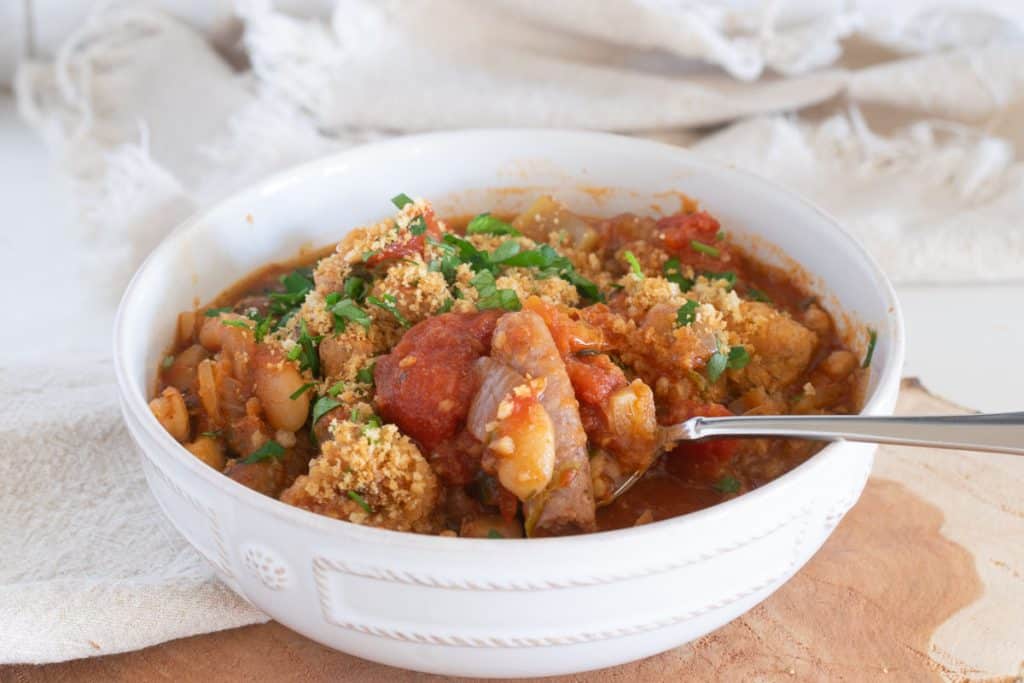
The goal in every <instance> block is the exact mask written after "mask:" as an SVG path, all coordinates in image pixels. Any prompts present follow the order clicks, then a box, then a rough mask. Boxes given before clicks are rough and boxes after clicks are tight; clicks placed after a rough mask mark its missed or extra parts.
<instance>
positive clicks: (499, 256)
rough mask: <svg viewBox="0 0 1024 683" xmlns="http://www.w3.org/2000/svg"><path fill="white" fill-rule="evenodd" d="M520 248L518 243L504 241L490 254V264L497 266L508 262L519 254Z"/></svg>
mask: <svg viewBox="0 0 1024 683" xmlns="http://www.w3.org/2000/svg"><path fill="white" fill-rule="evenodd" d="M520 249H521V247H520V246H519V242H513V241H512V240H505V241H504V242H502V243H501V244H499V245H498V246H497V247H496V248H495V249H494V251H493V252H492V253H491V263H493V264H495V265H497V264H500V263H504V262H505V261H508V260H509V259H510V258H512V257H513V256H515V255H516V254H518V253H519V251H520Z"/></svg>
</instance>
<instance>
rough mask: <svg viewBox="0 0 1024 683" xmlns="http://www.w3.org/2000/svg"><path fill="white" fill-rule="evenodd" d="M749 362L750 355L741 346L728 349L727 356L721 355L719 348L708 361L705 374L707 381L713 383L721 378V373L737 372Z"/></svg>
mask: <svg viewBox="0 0 1024 683" xmlns="http://www.w3.org/2000/svg"><path fill="white" fill-rule="evenodd" d="M749 362H750V354H749V353H747V350H746V349H745V348H744V347H742V346H734V347H732V348H731V349H729V353H728V354H724V353H722V349H721V348H719V349H718V350H716V351H715V352H714V353H713V354H711V357H710V358H709V359H708V364H707V374H708V381H711V382H715V381H718V378H719V377H721V376H722V373H723V372H725V371H726V369H729V370H739V369H740V368H744V367H746V366H747V363H749Z"/></svg>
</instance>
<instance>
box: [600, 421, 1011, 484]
mask: <svg viewBox="0 0 1024 683" xmlns="http://www.w3.org/2000/svg"><path fill="white" fill-rule="evenodd" d="M712 436H730V437H741V436H775V437H789V438H796V439H814V440H820V441H867V442H871V443H892V444H900V445H903V446H932V447H935V448H958V449H964V450H969V451H990V452H995V453H1013V454H1015V455H1024V413H998V414H990V415H936V416H922V417H869V416H863V415H749V416H742V415H741V416H737V417H692V418H690V419H689V420H687V421H686V422H681V423H679V424H677V425H672V426H671V427H664V428H663V429H662V430H661V439H662V450H668V449H669V448H671V447H672V446H674V445H675V444H677V443H679V442H681V441H696V440H699V439H705V438H708V437H712ZM646 471H647V469H646V468H644V469H643V470H640V471H638V472H635V473H633V474H632V475H630V476H629V477H628V478H627V479H626V480H625V481H623V482H622V484H620V485H619V487H618V488H617V489H616V490H615V492H614V493H612V494H611V496H610V497H608V498H607V499H606V501H607V502H608V503H610V502H611V501H613V500H615V499H616V498H618V497H619V496H621V495H622V494H624V493H625V492H626V491H628V490H629V489H630V488H632V486H633V484H635V483H636V482H637V481H639V479H640V478H641V477H642V476H643V475H644V473H645V472H646ZM605 504H606V503H605Z"/></svg>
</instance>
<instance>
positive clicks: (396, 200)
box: [391, 192, 413, 209]
mask: <svg viewBox="0 0 1024 683" xmlns="http://www.w3.org/2000/svg"><path fill="white" fill-rule="evenodd" d="M391 203H392V204H394V205H395V208H396V209H404V208H405V206H406V204H412V203H413V202H412V197H410V196H409V195H407V194H406V193H404V192H400V193H398V194H396V195H395V196H394V197H392V198H391Z"/></svg>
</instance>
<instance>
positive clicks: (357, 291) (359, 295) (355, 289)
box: [342, 275, 366, 303]
mask: <svg viewBox="0 0 1024 683" xmlns="http://www.w3.org/2000/svg"><path fill="white" fill-rule="evenodd" d="M342 290H343V291H344V293H345V298H348V299H352V300H353V301H358V302H360V303H362V301H363V299H365V298H366V280H364V279H363V278H361V277H359V276H358V275H352V276H350V277H347V278H345V284H344V285H342Z"/></svg>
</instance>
